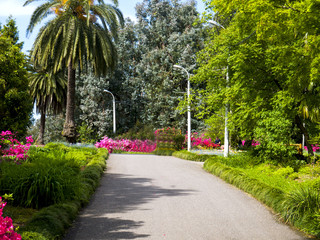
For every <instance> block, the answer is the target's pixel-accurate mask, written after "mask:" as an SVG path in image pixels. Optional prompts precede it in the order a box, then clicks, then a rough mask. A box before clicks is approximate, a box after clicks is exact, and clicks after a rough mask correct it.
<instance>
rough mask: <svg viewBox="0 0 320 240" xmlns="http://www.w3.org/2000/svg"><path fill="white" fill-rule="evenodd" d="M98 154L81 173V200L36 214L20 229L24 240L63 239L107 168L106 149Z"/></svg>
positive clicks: (55, 205)
mask: <svg viewBox="0 0 320 240" xmlns="http://www.w3.org/2000/svg"><path fill="white" fill-rule="evenodd" d="M97 150H98V153H97V154H96V155H95V156H94V157H93V158H92V159H91V161H90V162H89V163H88V164H87V166H86V168H85V169H84V170H83V171H82V172H81V178H82V189H81V190H82V195H81V197H80V199H79V200H73V201H69V202H64V203H59V204H54V205H51V206H49V207H46V208H43V209H41V210H40V211H39V212H37V213H35V214H34V215H33V216H32V218H31V219H30V220H29V221H28V222H27V224H26V225H25V226H24V227H21V228H20V229H19V234H21V237H22V239H23V240H33V239H34V240H54V239H61V238H62V237H63V235H64V234H65V232H66V231H67V229H69V227H70V226H71V225H72V223H73V221H74V220H75V219H76V217H77V215H78V212H79V211H80V209H81V208H82V207H84V206H85V205H86V204H87V203H88V202H89V201H90V198H91V196H92V195H93V193H94V192H95V189H96V188H97V187H98V186H99V183H100V179H101V177H102V175H103V172H104V170H105V168H106V160H107V159H108V157H109V153H108V151H107V150H106V149H103V148H101V149H100V148H99V149H97Z"/></svg>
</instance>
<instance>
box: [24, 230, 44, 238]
mask: <svg viewBox="0 0 320 240" xmlns="http://www.w3.org/2000/svg"><path fill="white" fill-rule="evenodd" d="M21 238H22V239H23V240H47V238H46V237H45V236H43V235H42V234H41V233H38V232H31V231H30V232H29V231H26V232H23V233H22V234H21Z"/></svg>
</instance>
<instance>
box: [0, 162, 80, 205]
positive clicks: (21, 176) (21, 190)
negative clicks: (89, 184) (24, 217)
mask: <svg viewBox="0 0 320 240" xmlns="http://www.w3.org/2000/svg"><path fill="white" fill-rule="evenodd" d="M1 169H2V175H1V178H0V192H11V193H13V195H14V196H15V197H14V201H13V203H14V204H15V205H19V206H24V207H32V208H36V209H39V208H42V207H45V206H49V205H52V204H55V203H59V202H62V201H66V200H71V199H74V197H75V196H77V195H78V191H79V188H80V178H79V174H78V171H76V170H75V168H71V167H68V165H67V164H66V165H54V164H53V162H52V163H51V165H50V164H45V163H44V164H32V163H26V164H22V165H20V166H19V165H16V166H15V165H13V164H8V163H2V164H1Z"/></svg>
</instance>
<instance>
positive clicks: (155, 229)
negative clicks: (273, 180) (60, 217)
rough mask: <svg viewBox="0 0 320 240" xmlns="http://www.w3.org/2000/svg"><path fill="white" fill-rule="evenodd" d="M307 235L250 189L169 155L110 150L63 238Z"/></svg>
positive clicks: (246, 238) (199, 239) (200, 239)
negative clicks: (97, 181) (285, 221)
mask: <svg viewBox="0 0 320 240" xmlns="http://www.w3.org/2000/svg"><path fill="white" fill-rule="evenodd" d="M71 239H75V240H82V239H83V240H89V239H95V240H104V239H108V240H109V239H155V240H156V239H170V240H189V239H190V240H191V239H195V240H204V239H209V240H215V239H219V240H223V239H236V240H240V239H244V240H249V239H254V240H263V239H266V240H271V239H276V240H280V239H290V240H293V239H306V238H304V237H303V236H302V235H301V234H300V233H298V232H296V231H294V230H292V229H290V228H289V227H288V226H286V225H284V224H282V223H279V222H278V221H277V219H276V217H274V216H273V215H272V214H271V213H270V212H269V210H267V209H266V207H264V206H263V205H262V204H260V203H259V202H258V201H256V200H255V199H254V198H252V197H250V196H249V195H247V194H245V193H243V192H241V191H240V190H238V189H236V188H234V187H233V186H231V185H229V184H226V183H225V182H223V181H222V180H220V179H219V178H217V177H215V176H212V175H211V174H209V173H206V172H205V171H204V170H203V169H202V163H196V162H190V161H185V160H181V159H177V158H174V157H162V156H153V155H127V154H111V155H110V158H109V160H108V168H107V173H106V174H105V176H104V177H103V178H102V181H101V186H100V187H99V188H98V189H97V192H96V193H95V195H94V197H93V199H92V200H91V202H90V204H89V205H88V206H87V207H86V208H85V209H84V210H83V211H82V212H81V213H80V215H79V218H78V219H77V221H76V222H75V224H74V226H73V227H72V228H71V229H70V231H69V232H68V234H67V235H66V237H65V240H71Z"/></svg>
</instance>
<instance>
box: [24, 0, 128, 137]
mask: <svg viewBox="0 0 320 240" xmlns="http://www.w3.org/2000/svg"><path fill="white" fill-rule="evenodd" d="M34 1H35V0H28V1H26V2H25V4H24V5H28V4H30V3H31V2H34ZM96 2H97V3H95V1H94V0H48V1H46V3H44V4H42V5H41V6H39V7H38V8H37V9H36V10H35V11H34V13H33V15H32V17H31V20H30V24H29V27H28V29H27V32H32V31H33V29H34V27H35V25H37V24H38V23H39V22H40V21H41V20H42V19H43V18H45V17H47V16H48V15H50V14H55V17H54V18H53V19H52V20H50V21H49V22H48V23H46V25H45V26H44V27H42V28H41V30H40V32H39V34H38V36H37V38H36V41H35V43H34V46H33V49H32V60H33V62H34V64H35V65H36V66H37V65H41V66H44V67H45V68H46V67H47V66H48V64H49V63H51V62H53V65H54V68H53V69H54V71H55V72H57V71H58V70H60V69H61V68H62V67H63V66H66V67H67V68H68V86H67V105H66V119H65V124H64V130H63V135H64V136H65V137H66V139H67V140H68V142H75V141H76V138H77V133H76V126H75V120H74V111H75V74H76V69H77V67H79V69H80V70H81V69H83V68H84V67H85V65H86V61H88V62H90V63H91V66H92V68H93V70H94V73H95V74H96V75H101V74H106V73H107V72H108V71H110V70H111V69H113V68H114V66H115V64H116V49H115V46H114V39H115V38H116V37H117V32H118V28H119V26H120V24H121V23H122V21H123V17H122V14H121V12H120V10H119V9H117V8H116V6H117V4H118V1H117V0H112V3H113V4H114V5H112V4H105V3H104V1H103V0H97V1H96Z"/></svg>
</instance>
